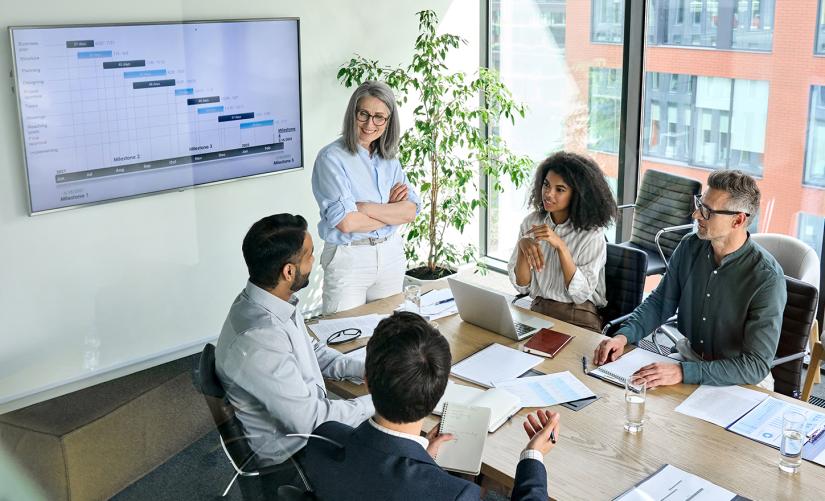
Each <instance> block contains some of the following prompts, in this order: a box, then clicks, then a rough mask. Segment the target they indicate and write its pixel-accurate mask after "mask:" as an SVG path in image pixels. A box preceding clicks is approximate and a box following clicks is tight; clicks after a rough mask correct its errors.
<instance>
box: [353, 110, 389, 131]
mask: <svg viewBox="0 0 825 501" xmlns="http://www.w3.org/2000/svg"><path fill="white" fill-rule="evenodd" d="M388 118H389V117H388V116H386V115H381V114H378V113H376V114H375V115H371V114H370V113H369V112H368V111H366V110H358V111H356V112H355V119H356V120H358V121H359V122H361V123H362V124H363V123H367V122H369V121H370V119H372V124H373V125H375V126H376V127H381V126H382V125H384V124H385V123H387V119H388Z"/></svg>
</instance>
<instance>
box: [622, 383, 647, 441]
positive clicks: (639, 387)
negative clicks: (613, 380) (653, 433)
mask: <svg viewBox="0 0 825 501" xmlns="http://www.w3.org/2000/svg"><path fill="white" fill-rule="evenodd" d="M646 394H647V383H646V382H644V381H643V382H641V383H633V382H632V381H631V378H627V379H626V380H625V382H624V404H625V414H624V429H625V430H626V431H628V432H630V433H638V432H640V431H642V426H643V425H644V421H645V398H646Z"/></svg>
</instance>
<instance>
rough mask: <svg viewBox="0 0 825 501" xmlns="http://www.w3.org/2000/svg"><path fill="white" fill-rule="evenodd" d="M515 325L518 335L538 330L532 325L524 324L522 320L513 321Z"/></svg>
mask: <svg viewBox="0 0 825 501" xmlns="http://www.w3.org/2000/svg"><path fill="white" fill-rule="evenodd" d="M513 327H515V328H516V336H518V337H522V336H526V335H527V334H529V333H531V332H533V331H534V330H536V328H535V327H533V326H532V325H527V324H523V323H521V322H513Z"/></svg>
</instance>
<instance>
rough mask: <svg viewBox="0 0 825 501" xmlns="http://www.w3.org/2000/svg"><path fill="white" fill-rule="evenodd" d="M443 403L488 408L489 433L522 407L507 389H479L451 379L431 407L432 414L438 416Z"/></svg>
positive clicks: (518, 399)
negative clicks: (434, 404) (442, 393)
mask: <svg viewBox="0 0 825 501" xmlns="http://www.w3.org/2000/svg"><path fill="white" fill-rule="evenodd" d="M445 403H451V404H452V403H456V404H462V405H472V406H474V407H487V408H489V409H490V426H489V427H488V428H487V431H489V432H490V433H493V432H494V431H496V430H497V429H499V428H500V427H501V425H503V424H504V423H506V422H507V420H508V419H509V418H510V417H512V416H513V415H514V414H515V413H517V412H518V411H520V410H521V407H522V405H521V399H520V398H519V397H517V396H516V395H514V394H513V393H511V392H509V391H507V390H504V389H501V388H491V389H489V390H481V389H479V388H473V387H472V386H466V385H463V384H458V383H453V382H452V381H449V382H448V383H447V389H446V390H445V391H444V395H443V396H442V397H441V400H439V401H438V403H437V404H436V406H435V409H433V414H436V415H438V416H440V415H441V412H442V410H443V408H444V404H445Z"/></svg>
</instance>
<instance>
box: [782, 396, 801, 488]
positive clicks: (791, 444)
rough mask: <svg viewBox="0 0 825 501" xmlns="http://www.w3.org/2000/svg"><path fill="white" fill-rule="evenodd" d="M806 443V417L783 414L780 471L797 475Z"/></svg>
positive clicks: (796, 413) (793, 412)
mask: <svg viewBox="0 0 825 501" xmlns="http://www.w3.org/2000/svg"><path fill="white" fill-rule="evenodd" d="M804 443H805V415H804V414H802V413H801V412H796V411H787V412H785V413H784V414H782V445H781V446H780V447H779V469H780V470H782V471H785V472H788V473H796V472H798V471H799V467H800V466H801V465H802V444H804Z"/></svg>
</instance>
